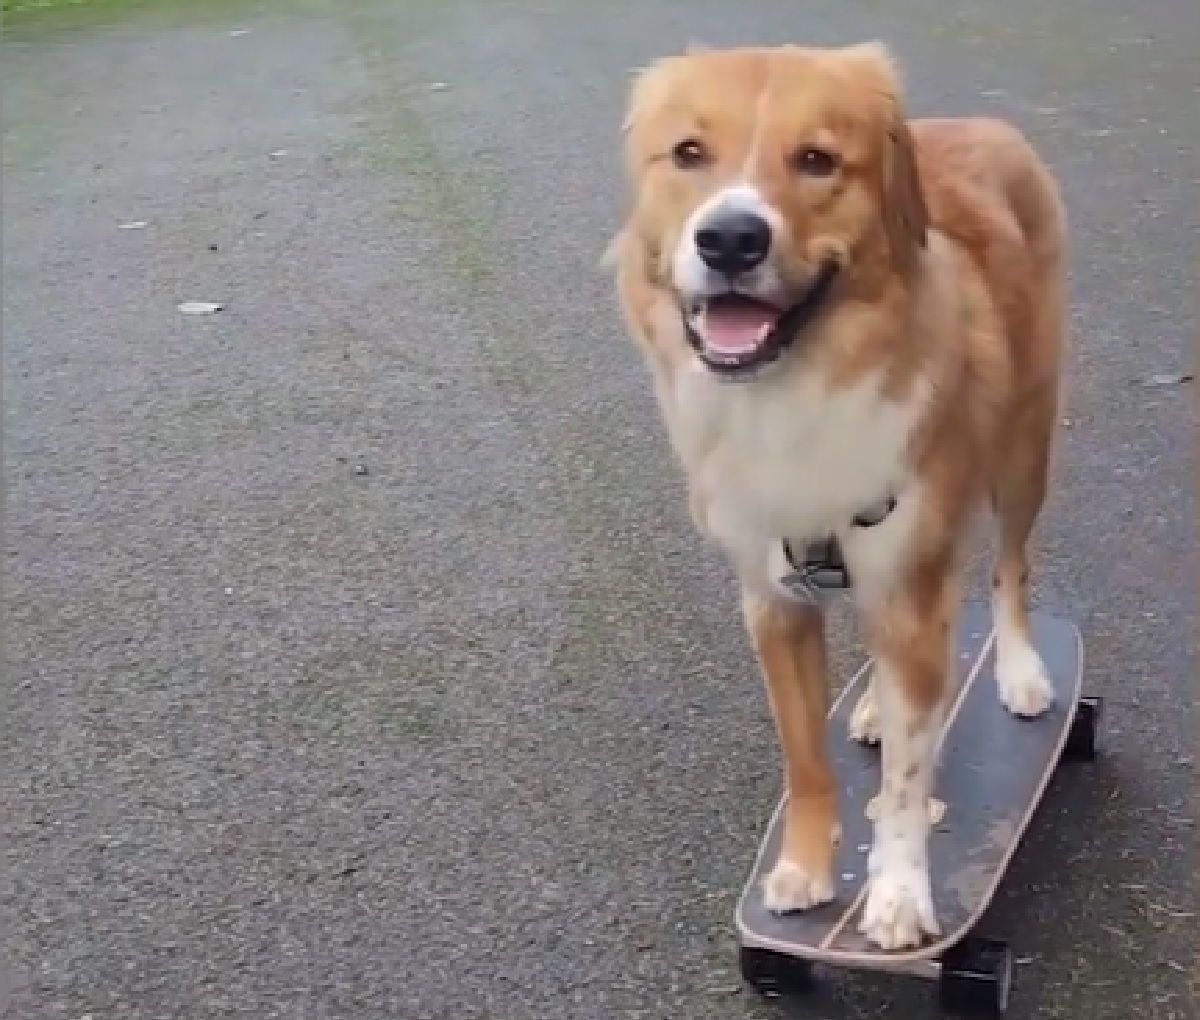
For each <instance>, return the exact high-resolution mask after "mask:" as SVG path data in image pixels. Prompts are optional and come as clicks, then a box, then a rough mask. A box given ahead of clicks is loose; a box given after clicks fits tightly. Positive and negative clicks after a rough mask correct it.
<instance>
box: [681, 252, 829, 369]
mask: <svg viewBox="0 0 1200 1020" xmlns="http://www.w3.org/2000/svg"><path fill="white" fill-rule="evenodd" d="M836 275H837V267H836V266H834V265H832V264H827V265H825V266H823V267H822V268H821V271H820V272H819V273H818V274H817V277H816V279H815V280H814V281H813V283H812V286H811V287H809V289H808V291H807V292H806V293H805V294H804V296H803V297H802V298H801V299H800V300H799V301H797V302H796V303H795V304H793V305H790V306H788V307H781V306H779V305H776V304H772V303H770V302H768V301H764V300H762V299H761V298H756V297H752V296H751V295H749V294H739V293H736V292H732V291H731V292H728V293H725V294H715V295H713V296H712V297H709V298H707V299H705V300H703V301H699V302H696V303H695V304H693V305H692V306H691V307H690V308H688V309H685V310H684V315H683V321H684V326H685V328H686V331H687V337H688V342H689V343H690V344H691V345H692V347H693V349H694V350H695V351H696V353H697V355H699V357H700V360H701V361H703V362H704V364H705V365H707V366H708V368H710V369H711V370H712V371H714V372H716V373H718V374H720V375H726V376H736V375H742V374H745V375H749V374H750V373H752V372H753V371H754V370H755V369H758V368H761V367H763V366H764V365H767V364H769V363H770V362H772V361H774V360H775V359H776V358H778V357H779V356H780V355H781V354H782V353H783V352H784V351H785V350H787V348H788V347H789V346H790V345H791V344H792V342H793V341H794V340H795V339H796V337H797V336H798V335H799V334H800V332H801V331H802V330H803V329H804V327H805V326H806V325H807V324H808V322H809V320H811V319H812V318H813V316H814V315H815V314H816V313H817V311H818V310H819V309H820V307H821V306H822V305H823V303H824V300H825V297H826V295H827V293H828V291H829V287H830V284H832V282H833V278H834V277H835V276H836Z"/></svg>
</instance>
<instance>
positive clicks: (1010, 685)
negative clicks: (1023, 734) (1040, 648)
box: [996, 644, 1054, 719]
mask: <svg viewBox="0 0 1200 1020" xmlns="http://www.w3.org/2000/svg"><path fill="white" fill-rule="evenodd" d="M996 684H997V688H998V690H999V693H1000V701H1001V702H1003V704H1004V706H1005V707H1006V708H1007V709H1008V710H1009V711H1010V712H1011V713H1012V714H1013V715H1016V716H1021V717H1022V718H1026V719H1036V718H1037V717H1038V716H1040V715H1042V714H1043V713H1045V712H1046V710H1047V709H1048V708H1049V707H1050V706H1051V705H1052V704H1053V703H1054V686H1053V685H1052V684H1051V683H1050V677H1049V676H1048V675H1047V674H1046V667H1045V666H1044V665H1043V664H1042V659H1041V656H1039V655H1038V653H1037V652H1036V651H1035V650H1034V649H1033V648H1031V647H1030V646H1029V645H1027V644H1019V645H1017V646H1016V647H1015V648H1011V649H1007V650H1006V651H1005V653H1004V654H1002V655H998V656H997V657H996Z"/></svg>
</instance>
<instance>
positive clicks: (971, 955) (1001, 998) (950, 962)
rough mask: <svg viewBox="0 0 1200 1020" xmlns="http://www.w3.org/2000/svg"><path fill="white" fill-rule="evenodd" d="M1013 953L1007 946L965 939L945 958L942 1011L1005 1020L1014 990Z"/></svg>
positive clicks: (943, 965)
mask: <svg viewBox="0 0 1200 1020" xmlns="http://www.w3.org/2000/svg"><path fill="white" fill-rule="evenodd" d="M1012 967H1013V963H1012V952H1011V951H1010V950H1009V948H1008V945H1007V943H1004V942H995V941H993V940H991V939H982V938H966V939H963V940H962V941H961V942H959V943H958V945H956V946H954V947H953V948H952V949H951V950H949V951H948V952H947V953H946V954H945V956H943V957H942V973H941V980H940V982H939V989H938V991H939V997H940V999H941V1007H942V1009H943V1010H944V1011H945V1012H946V1013H951V1014H955V1015H958V1016H967V1017H1003V1016H1004V1013H1005V1011H1006V1010H1007V1009H1008V992H1009V989H1010V987H1011V986H1012Z"/></svg>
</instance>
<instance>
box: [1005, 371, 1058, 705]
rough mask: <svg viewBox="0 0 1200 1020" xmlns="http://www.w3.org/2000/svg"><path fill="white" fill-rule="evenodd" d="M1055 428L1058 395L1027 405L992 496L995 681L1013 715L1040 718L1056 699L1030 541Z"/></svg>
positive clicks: (1043, 493) (1041, 397)
mask: <svg viewBox="0 0 1200 1020" xmlns="http://www.w3.org/2000/svg"><path fill="white" fill-rule="evenodd" d="M1056 422H1057V401H1056V400H1055V394H1054V393H1053V391H1050V392H1048V393H1045V394H1041V395H1039V396H1038V397H1037V398H1036V399H1033V400H1030V401H1028V402H1026V403H1025V404H1024V406H1023V407H1022V408H1021V409H1020V411H1019V412H1018V415H1017V418H1016V420H1015V421H1014V423H1013V425H1014V426H1015V428H1013V430H1012V432H1011V442H1009V443H1007V444H1005V450H1004V453H1003V454H1002V457H1001V460H1000V463H999V465H998V470H997V474H996V481H995V484H994V486H993V491H992V505H993V507H994V509H995V511H996V516H997V518H998V522H999V529H1000V556H999V560H998V562H997V564H996V571H995V576H994V578H993V581H992V615H993V619H994V622H995V627H996V680H997V684H998V692H999V695H1000V700H1001V701H1002V702H1003V703H1004V704H1005V705H1006V706H1007V707H1008V709H1009V711H1011V712H1012V713H1013V714H1014V715H1019V716H1025V717H1036V716H1039V715H1041V714H1042V713H1043V712H1045V711H1046V709H1048V708H1049V707H1050V705H1051V703H1052V701H1053V698H1054V690H1053V687H1052V685H1051V683H1050V679H1049V677H1048V676H1047V674H1046V668H1045V665H1044V664H1043V663H1042V659H1041V656H1040V655H1039V654H1038V652H1037V649H1036V648H1035V647H1034V643H1033V635H1032V632H1031V630H1030V624H1029V589H1030V571H1029V537H1030V534H1031V533H1032V531H1033V527H1034V524H1035V523H1036V521H1037V516H1038V514H1039V512H1040V511H1041V508H1042V504H1043V502H1044V501H1045V498H1046V485H1047V475H1048V470H1049V460H1050V451H1051V445H1052V442H1053V438H1054V428H1055V425H1056Z"/></svg>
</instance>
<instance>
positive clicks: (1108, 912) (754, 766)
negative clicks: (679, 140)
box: [0, 0, 1200, 1020]
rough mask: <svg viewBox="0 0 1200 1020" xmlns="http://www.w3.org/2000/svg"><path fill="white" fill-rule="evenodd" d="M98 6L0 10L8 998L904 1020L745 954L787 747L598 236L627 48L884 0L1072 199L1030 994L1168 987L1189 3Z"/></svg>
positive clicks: (1183, 842) (528, 1019) (1188, 542)
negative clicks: (1080, 661) (1098, 710)
mask: <svg viewBox="0 0 1200 1020" xmlns="http://www.w3.org/2000/svg"><path fill="white" fill-rule="evenodd" d="M118 6H119V5H118ZM118 6H113V5H111V4H110V5H109V6H108V7H107V8H106V10H107V11H108V15H109V16H110V17H109V19H108V20H106V21H105V23H97V22H96V21H95V20H94V19H91V18H89V17H87V16H86V15H85V14H79V12H76V13H77V15H78V16H75V17H72V18H70V19H58V18H54V17H49V16H47V17H37V18H33V19H28V20H26V21H25V23H23V24H22V23H17V24H15V25H14V26H13V29H12V31H11V32H10V33H8V37H7V38H6V40H5V42H4V45H3V74H4V96H3V100H4V151H3V160H4V164H3V171H4V177H3V257H4V268H3V332H4V359H5V360H4V401H5V407H4V427H5V428H4V431H5V434H4V456H5V483H6V490H7V492H6V497H7V498H6V529H5V530H6V534H5V558H4V567H5V570H4V585H5V599H6V603H7V611H6V621H5V623H6V625H5V645H6V654H7V669H6V673H5V680H6V683H5V705H4V710H3V721H4V727H5V729H4V736H3V751H4V754H5V759H4V763H3V767H2V769H0V773H2V774H3V777H4V778H3V784H2V785H3V789H4V805H3V819H4V820H3V829H4V846H5V851H4V852H5V858H4V868H3V875H2V876H0V902H2V903H3V908H4V922H3V925H2V930H3V943H4V949H5V957H6V959H7V963H8V980H7V982H6V986H5V988H4V989H3V994H4V995H5V996H6V997H7V1004H6V1008H7V1009H8V1013H6V1014H5V1015H6V1016H12V1017H14V1018H22V1020H85V1018H87V1020H151V1018H153V1020H168V1018H170V1020H174V1018H180V1020H209V1018H227V1017H228V1018H235V1017H237V1018H240V1017H246V1018H254V1020H270V1018H281V1020H282V1018H289V1020H325V1018H330V1020H334V1018H336V1020H376V1018H380V1020H382V1018H403V1020H450V1018H454V1020H460V1018H469V1017H476V1018H489V1020H535V1018H536V1020H626V1018H628V1020H633V1018H652V1020H659V1018H662V1020H683V1018H687V1020H743V1018H763V1020H766V1018H772V1020H773V1018H804V1020H817V1018H821V1020H840V1018H875V1017H880V1018H899V1020H921V1018H924V1017H931V1016H934V1015H935V1014H934V1013H933V1012H932V1009H931V1007H930V991H929V989H928V988H927V987H925V986H924V985H921V984H918V983H914V982H909V981H903V980H893V979H883V978H865V977H862V976H858V975H854V974H838V975H832V976H831V977H830V979H829V981H828V983H827V984H825V985H824V986H823V990H822V991H820V992H819V993H818V994H816V995H815V996H814V997H813V998H811V999H807V1000H803V1001H795V1002H787V1001H783V1002H779V1001H769V1000H764V999H761V998H760V997H758V996H757V995H756V994H755V993H753V992H751V991H749V990H748V989H746V988H744V987H742V986H741V983H740V980H739V978H738V974H737V972H736V961H735V948H736V947H735V941H734V928H733V923H732V913H733V906H734V902H735V899H736V896H737V894H738V892H739V890H740V887H741V883H742V881H743V879H744V877H745V875H746V873H747V870H748V868H749V867H750V864H751V862H752V859H753V854H754V851H755V848H756V845H757V840H758V838H759V835H760V833H761V831H762V828H763V826H764V824H765V822H766V819H767V817H768V814H769V812H770V810H771V808H772V806H773V804H774V801H775V799H776V797H777V796H778V793H779V785H780V778H781V777H780V769H779V759H778V750H777V745H776V741H775V736H774V732H773V730H772V727H771V721H770V717H769V714H768V711H767V706H766V701H765V697H764V695H763V692H762V689H761V684H760V681H759V679H758V676H757V674H756V671H755V669H754V666H753V662H752V659H751V656H750V651H749V648H748V646H747V642H746V640H745V637H744V635H743V632H742V625H741V620H740V615H739V611H738V603H737V593H736V589H735V586H734V584H733V582H732V578H731V576H730V574H729V572H728V570H727V569H726V567H725V565H724V563H723V562H722V561H721V559H720V558H719V556H718V555H717V554H716V553H715V552H714V551H713V550H712V549H710V548H708V547H707V546H706V545H705V544H704V543H703V541H702V540H701V539H700V538H699V537H698V536H697V535H696V534H695V532H694V530H693V528H692V525H691V522H690V520H689V518H688V514H687V509H686V500H685V498H684V492H683V486H682V479H681V477H680V474H679V472H678V470H677V469H676V467H675V464H674V461H673V459H672V456H671V454H670V450H669V447H668V445H667V442H666V438H665V435H664V434H663V430H662V428H661V426H660V424H659V420H658V416H657V410H656V408H655V407H654V403H653V398H652V394H651V389H650V384H649V379H648V377H647V375H646V372H645V370H644V368H643V367H642V364H641V362H640V360H639V358H638V356H637V354H636V353H635V351H634V350H633V348H632V347H631V346H630V345H629V344H628V342H627V341H626V340H625V338H624V336H623V334H622V329H621V324H620V321H619V317H618V315H617V308H616V304H615V300H614V296H613V293H612V286H611V281H610V280H609V279H608V277H607V276H606V274H605V273H604V271H603V270H602V269H601V267H600V265H599V261H600V256H601V254H602V252H603V249H604V246H605V244H606V242H607V240H608V238H609V236H610V235H611V233H612V231H613V230H614V229H615V227H616V226H617V224H618V222H619V217H620V212H621V194H620V178H619V162H618V153H617V137H618V126H619V121H620V117H621V112H622V106H623V102H624V97H625V90H626V86H627V80H628V75H629V72H630V71H631V70H632V69H633V68H635V67H637V66H639V65H640V64H643V63H644V62H646V61H647V60H649V59H650V58H652V57H654V56H655V55H658V54H660V53H664V52H670V51H675V50H678V49H680V48H681V47H683V46H684V45H685V44H687V43H688V42H689V41H700V42H707V43H712V44H725V43H735V42H755V41H757V42H779V41H802V42H809V43H816V44H832V43H843V42H852V41H858V40H862V39H865V38H881V39H883V40H885V41H887V42H889V43H890V44H891V45H892V46H893V48H894V49H895V51H896V53H897V54H898V56H899V58H900V59H901V61H902V63H903V64H904V66H905V67H906V69H907V74H908V79H909V83H910V92H911V95H912V107H913V112H914V113H915V114H923V113H939V114H940V113H948V114H955V113H969V112H975V111H980V112H987V113H994V114H1000V115H1004V116H1007V117H1010V118H1012V119H1014V120H1015V121H1016V122H1017V123H1018V124H1019V125H1020V126H1021V127H1022V128H1024V129H1025V130H1026V131H1027V132H1028V133H1029V134H1030V135H1031V137H1032V138H1033V139H1034V141H1035V142H1036V144H1037V145H1038V147H1039V148H1040V149H1041V151H1042V152H1043V153H1044V154H1045V155H1046V157H1047V158H1048V159H1049V160H1050V161H1051V163H1052V164H1053V166H1054V168H1055V170H1056V171H1057V172H1058V173H1059V175H1060V176H1061V178H1062V180H1063V182H1064V187H1065V191H1066V198H1067V202H1068V206H1069V209H1070V213H1071V218H1072V230H1073V248H1074V275H1073V280H1074V282H1073V294H1072V307H1073V349H1072V355H1071V371H1070V379H1069V397H1068V403H1067V406H1066V407H1065V409H1064V412H1063V415H1064V420H1063V424H1062V429H1061V431H1060V443H1061V445H1060V457H1059V465H1058V472H1057V479H1056V484H1055V489H1054V495H1053V499H1052V501H1051V504H1050V506H1049V507H1048V509H1047V513H1046V516H1045V518H1044V520H1043V524H1042V527H1041V529H1040V532H1039V550H1040V556H1039V564H1038V575H1037V582H1038V586H1037V597H1038V602H1039V604H1040V605H1042V606H1044V607H1046V608H1047V609H1051V610H1053V611H1054V612H1058V613H1062V614H1064V615H1067V616H1070V617H1071V618H1073V619H1075V620H1077V621H1078V622H1079V624H1080V626H1081V627H1082V629H1083V632H1084V635H1085V641H1086V647H1087V678H1086V683H1087V686H1088V689H1089V691H1091V692H1092V693H1096V694H1101V695H1103V696H1104V697H1105V698H1106V699H1107V706H1108V717H1107V730H1106V733H1105V746H1104V752H1103V755H1102V757H1101V759H1100V760H1099V761H1098V762H1096V763H1095V764H1094V765H1092V766H1090V767H1088V768H1087V769H1083V770H1073V771H1070V772H1068V773H1065V774H1063V775H1062V776H1060V777H1059V778H1058V779H1057V780H1056V781H1055V783H1054V785H1053V787H1052V789H1051V791H1050V793H1049V795H1048V798H1047V801H1046V802H1045V804H1044V807H1043V810H1042V811H1041V813H1040V814H1039V817H1038V819H1037V821H1036V823H1035V827H1034V829H1033V830H1032V832H1031V833H1030V835H1029V837H1028V839H1027V840H1026V841H1025V843H1024V844H1023V846H1022V848H1021V851H1020V854H1019V857H1018V859H1017V861H1016V862H1015V864H1014V866H1013V868H1012V870H1011V872H1010V874H1009V876H1008V878H1007V880H1006V881H1005V883H1004V886H1003V891H1002V893H1001V895H1000V897H999V899H998V902H997V903H996V906H995V909H994V910H993V911H992V912H991V913H990V915H989V917H988V919H987V926H988V930H989V931H990V932H992V933H994V934H997V935H1000V936H1002V937H1006V938H1009V939H1010V940H1011V941H1012V942H1013V944H1014V946H1015V948H1016V951H1017V955H1018V960H1019V963H1018V966H1017V975H1016V985H1015V991H1014V1001H1013V1006H1012V1014H1011V1015H1012V1016H1013V1017H1014V1018H1020V1020H1024V1018H1063V1020H1082V1018H1085V1017H1086V1018H1088V1020H1131V1018H1134V1017H1138V1018H1141V1020H1189V1018H1192V1017H1195V1016H1196V1006H1195V1000H1194V997H1193V993H1192V992H1189V980H1190V979H1191V978H1192V975H1193V968H1194V966H1195V962H1196V957H1197V931H1198V927H1197V920H1196V913H1195V912H1196V910H1197V906H1196V902H1195V895H1194V881H1195V866H1196V862H1195V856H1194V853H1195V846H1196V832H1195V814H1194V810H1193V795H1194V792H1195V788H1196V768H1195V754H1196V729H1197V727H1196V718H1197V716H1196V685H1195V678H1196V668H1197V663H1196V657H1195V652H1194V636H1195V634H1196V624H1197V619H1196V610H1195V601H1194V591H1195V587H1194V580H1195V577H1196V562H1195V559H1194V552H1193V550H1194V546H1195V542H1194V531H1193V529H1192V522H1194V521H1195V520H1196V506H1195V502H1194V499H1193V496H1194V481H1195V473H1194V463H1193V460H1192V458H1191V450H1192V449H1193V444H1192V441H1191V437H1192V435H1193V432H1192V428H1193V419H1192V417H1191V410H1192V406H1193V403H1192V402H1193V390H1194V384H1192V383H1190V382H1188V381H1186V380H1183V381H1181V380H1179V379H1177V378H1175V377H1176V376H1178V375H1181V374H1183V375H1186V374H1188V373H1191V372H1192V370H1193V368H1194V360H1193V359H1194V354H1193V340H1194V337H1195V336H1196V325H1197V324H1196V318H1195V299H1194V285H1195V265H1196V255H1197V235H1198V226H1200V211H1198V207H1197V204H1196V200H1195V196H1196V188H1195V186H1196V184H1197V179H1196V176H1197V171H1196V163H1195V156H1194V147H1195V140H1196V122H1195V109H1196V103H1197V93H1198V91H1200V88H1198V86H1197V79H1196V76H1195V71H1194V68H1195V64H1194V59H1195V40H1196V39H1197V38H1198V37H1200V9H1198V8H1197V7H1196V5H1195V4H1194V3H1192V2H1191V0H1143V2H1142V3H1140V4H1138V5H1137V6H1136V7H1135V8H1127V7H1126V6H1125V5H1122V4H1119V3H1117V2H1115V0H1062V2H1058V3H1055V4H1045V3H1041V2H1035V0H1010V2H1008V3H1005V4H999V3H986V2H983V0H969V2H967V3H963V4H956V5H947V4H944V3H940V2H938V0H909V2H906V3H904V4H899V3H883V2H881V0H857V2H854V0H850V2H844V3H837V4H818V3H797V2H795V0H743V2H742V3H740V4H730V3H727V2H726V3H717V2H713V0H643V2H635V0H609V2H607V3H603V4H587V3H582V2H579V0H561V2H557V3H552V2H549V0H546V2H542V3H535V2H533V0H508V2H484V0H439V2H434V0H397V2H393V3H383V2H374V3H372V2H349V3H335V2H333V0H296V2H284V0H280V2H278V3H275V4H267V5H260V6H259V7H258V8H254V7H251V6H250V5H247V4H239V3H234V2H226V0H223V2H222V3H220V4H219V5H216V6H214V7H211V8H208V9H199V7H198V5H196V4H182V5H177V4H173V3H164V4H161V5H158V7H153V6H152V5H151V8H152V9H150V10H149V12H148V13H147V12H144V11H142V12H133V13H125V14H118V13H117V10H118ZM263 8H265V9H266V10H265V13H264V10H263ZM187 301H202V302H203V301H207V302H215V303H218V304H220V305H222V306H223V308H222V310H221V311H218V312H214V313H212V314H200V315H187V314H183V313H182V312H180V311H179V310H178V307H177V306H178V305H179V304H180V303H182V302H187ZM976 566H977V567H978V566H979V563H978V562H977V563H976ZM978 575H979V571H978V570H977V571H976V581H977V582H978V580H979V576H978ZM981 592H982V588H981V587H979V585H978V584H977V585H976V589H975V595H976V596H978V595H979V594H980V593H981ZM835 622H836V627H835V632H836V645H837V647H836V656H835V659H836V665H837V668H838V671H839V675H840V676H841V677H843V678H844V677H845V676H847V675H848V674H849V673H850V671H851V670H852V669H853V668H855V666H856V665H857V663H858V660H859V656H860V655H861V650H860V648H859V646H858V643H857V635H856V633H855V630H854V627H853V624H852V622H851V621H850V620H849V618H848V614H846V613H845V612H844V611H842V610H840V609H839V610H838V612H837V613H835Z"/></svg>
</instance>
